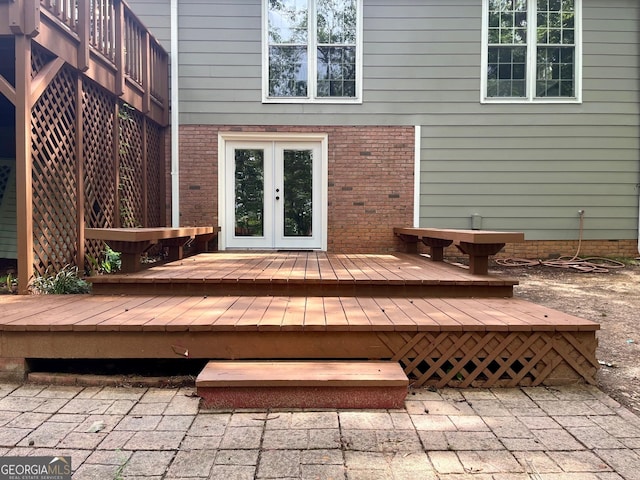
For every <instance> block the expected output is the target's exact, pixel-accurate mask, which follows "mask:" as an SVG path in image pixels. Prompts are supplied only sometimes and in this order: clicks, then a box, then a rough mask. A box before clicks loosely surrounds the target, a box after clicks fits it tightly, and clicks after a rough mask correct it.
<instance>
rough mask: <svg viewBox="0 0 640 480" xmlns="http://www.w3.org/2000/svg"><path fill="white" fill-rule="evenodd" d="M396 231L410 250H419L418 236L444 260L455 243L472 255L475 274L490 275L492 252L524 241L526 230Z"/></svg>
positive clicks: (471, 267) (437, 258)
mask: <svg viewBox="0 0 640 480" xmlns="http://www.w3.org/2000/svg"><path fill="white" fill-rule="evenodd" d="M393 233H395V235H397V236H398V237H400V238H401V239H402V241H403V242H404V243H405V244H406V245H407V251H408V252H410V253H417V251H418V240H421V241H422V243H424V244H425V245H426V246H427V247H429V250H430V255H431V260H433V261H434V262H441V261H442V260H443V258H444V249H445V247H448V246H449V245H451V244H452V243H453V244H454V245H456V247H458V249H459V250H460V251H461V252H463V253H465V254H467V255H469V271H470V272H471V273H472V274H475V275H487V274H488V271H489V256H490V255H495V254H496V253H498V252H499V251H500V250H502V248H503V247H504V246H505V244H506V243H520V242H524V233H522V232H498V231H491V230H458V229H448V228H394V229H393Z"/></svg>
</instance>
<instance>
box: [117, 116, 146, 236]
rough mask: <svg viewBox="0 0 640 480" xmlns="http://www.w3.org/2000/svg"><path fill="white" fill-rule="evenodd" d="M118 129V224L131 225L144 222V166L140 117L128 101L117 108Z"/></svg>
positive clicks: (141, 120)
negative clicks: (127, 103)
mask: <svg viewBox="0 0 640 480" xmlns="http://www.w3.org/2000/svg"><path fill="white" fill-rule="evenodd" d="M119 117H120V118H119V121H120V132H119V136H120V138H119V141H120V145H119V153H120V164H119V170H118V172H117V173H118V192H119V195H120V225H121V226H122V227H126V228H131V227H139V226H143V222H144V203H143V195H144V192H143V186H144V168H143V164H142V142H143V138H142V129H143V123H144V121H143V118H142V116H141V115H140V114H139V113H138V112H136V111H135V110H133V109H132V108H131V107H130V106H128V105H121V106H120V110H119Z"/></svg>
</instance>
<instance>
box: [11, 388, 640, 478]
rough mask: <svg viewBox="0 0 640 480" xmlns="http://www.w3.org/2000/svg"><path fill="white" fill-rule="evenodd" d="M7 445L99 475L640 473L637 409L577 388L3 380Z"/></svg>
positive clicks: (79, 471) (632, 475)
mask: <svg viewBox="0 0 640 480" xmlns="http://www.w3.org/2000/svg"><path fill="white" fill-rule="evenodd" d="M0 455H3V456H9V455H11V456H13V455H18V456H21V455H71V457H72V462H73V468H74V471H75V474H74V479H76V478H77V479H98V480H100V479H114V478H123V479H124V478H126V479H133V480H135V479H140V480H142V479H144V480H155V479H158V480H160V479H165V480H176V479H189V478H193V479H203V480H207V479H223V480H234V479H241V480H244V479H247V480H255V479H279V480H287V479H339V480H357V479H366V480H379V479H382V480H383V479H391V480H404V479H424V480H432V479H433V480H438V479H439V480H462V479H471V478H472V479H473V480H521V479H522V480H532V479H538V478H544V479H545V480H574V479H575V480H592V479H593V480H620V479H622V480H640V419H639V418H638V417H636V416H635V415H634V414H632V413H630V412H629V411H628V410H626V409H625V408H623V407H621V406H620V405H619V404H617V403H616V402H615V401H614V400H612V399H611V398H609V397H608V396H606V395H605V394H603V393H602V392H601V391H599V390H598V389H596V388H594V387H589V386H581V385H579V386H568V387H554V388H545V387H537V388H518V389H464V390H454V389H444V390H439V391H432V390H429V389H422V390H416V391H412V392H410V394H409V395H408V397H407V402H406V408H405V409H402V410H388V411H387V410H374V411H353V410H350V411H347V410H341V411H328V410H323V411H300V410H293V411H287V410H273V411H235V412H228V411H227V412H222V411H215V410H199V409H198V399H197V397H195V396H194V394H193V390H192V389H190V388H181V389H157V388H124V387H123V388H116V387H105V388H100V387H96V386H92V387H86V388H83V387H75V386H73V387H69V386H65V387H59V386H42V385H31V384H27V385H12V384H0Z"/></svg>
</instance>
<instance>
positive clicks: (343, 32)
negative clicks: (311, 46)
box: [316, 0, 356, 45]
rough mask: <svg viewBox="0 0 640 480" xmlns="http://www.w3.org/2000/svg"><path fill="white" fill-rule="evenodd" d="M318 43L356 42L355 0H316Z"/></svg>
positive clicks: (352, 43)
mask: <svg viewBox="0 0 640 480" xmlns="http://www.w3.org/2000/svg"><path fill="white" fill-rule="evenodd" d="M316 2H317V3H316V16H317V36H318V44H320V45H322V44H351V45H354V44H355V43H356V2H355V0H316Z"/></svg>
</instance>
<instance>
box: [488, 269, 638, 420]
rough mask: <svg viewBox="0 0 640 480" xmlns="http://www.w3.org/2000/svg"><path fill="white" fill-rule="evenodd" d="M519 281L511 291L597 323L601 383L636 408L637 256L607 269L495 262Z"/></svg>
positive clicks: (505, 272)
mask: <svg viewBox="0 0 640 480" xmlns="http://www.w3.org/2000/svg"><path fill="white" fill-rule="evenodd" d="M493 271H494V273H498V272H499V273H500V274H504V275H509V276H510V277H513V278H516V279H518V280H519V281H520V285H518V286H517V287H515V289H514V290H515V294H514V295H515V296H516V297H519V298H523V299H526V300H529V301H532V302H535V303H538V304H541V305H545V306H547V307H550V308H555V309H557V310H560V311H563V312H566V313H569V314H572V315H576V316H578V317H582V318H586V319H588V320H593V321H595V322H598V323H600V328H601V330H600V331H599V332H598V342H599V346H598V350H597V356H598V360H599V361H600V362H601V365H602V366H601V368H600V371H599V373H598V381H599V386H600V388H601V389H602V390H604V391H605V392H606V393H608V394H609V395H610V396H612V397H613V398H615V399H616V400H617V401H619V402H620V403H622V404H623V405H626V406H627V407H629V408H630V409H631V410H632V411H634V412H635V413H636V414H640V381H639V379H640V362H639V361H638V360H639V359H640V356H639V354H640V328H639V326H640V325H639V323H640V262H639V261H635V262H631V264H627V265H626V266H625V267H624V268H621V269H615V270H610V271H609V273H581V272H578V271H576V270H571V269H564V268H553V267H548V266H542V265H537V266H531V267H494V268H493Z"/></svg>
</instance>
